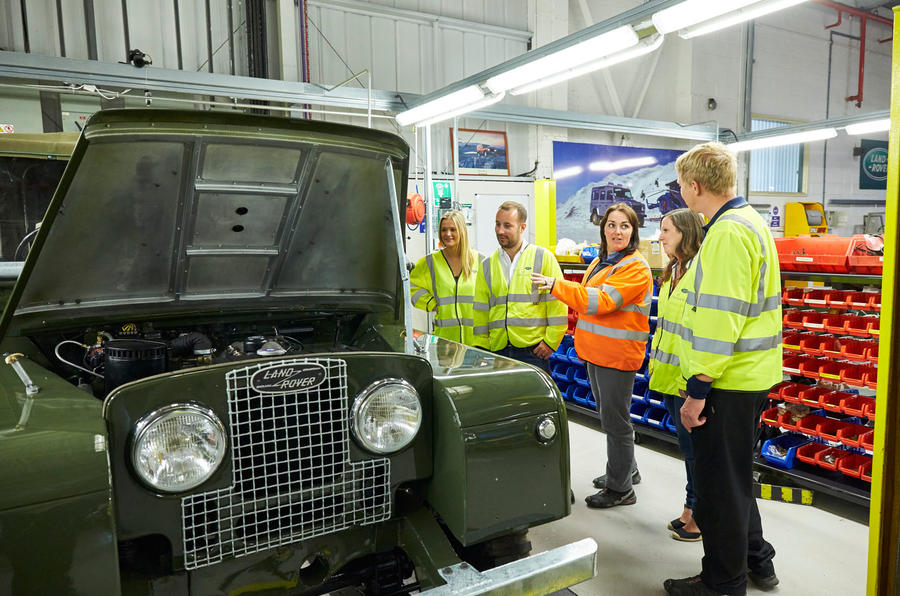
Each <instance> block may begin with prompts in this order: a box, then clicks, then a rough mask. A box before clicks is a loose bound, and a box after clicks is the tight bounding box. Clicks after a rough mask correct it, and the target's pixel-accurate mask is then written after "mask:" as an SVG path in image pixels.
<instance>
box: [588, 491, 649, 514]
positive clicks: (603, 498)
mask: <svg viewBox="0 0 900 596" xmlns="http://www.w3.org/2000/svg"><path fill="white" fill-rule="evenodd" d="M584 502H585V503H587V506H588V507H591V508H593V509H606V508H608V507H615V506H616V505H634V504H635V503H637V496H635V494H634V489H628V490H627V491H625V492H619V491H617V490H612V489H609V488H603V489H600V492H598V493H597V494H596V495H591V496H589V497H585V499H584Z"/></svg>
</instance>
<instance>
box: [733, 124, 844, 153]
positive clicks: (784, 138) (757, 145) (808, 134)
mask: <svg viewBox="0 0 900 596" xmlns="http://www.w3.org/2000/svg"><path fill="white" fill-rule="evenodd" d="M836 136H837V130H836V129H834V128H818V129H816V130H807V131H805V132H795V133H791V134H786V135H777V136H772V137H763V138H761V139H751V140H749V141H738V142H737V143H731V144H730V145H727V147H728V148H729V149H731V150H732V151H734V152H735V153H738V152H739V151H753V150H754V149H766V148H768V147H781V146H783V145H799V144H800V143H807V142H809V141H824V140H825V139H833V138H834V137H836Z"/></svg>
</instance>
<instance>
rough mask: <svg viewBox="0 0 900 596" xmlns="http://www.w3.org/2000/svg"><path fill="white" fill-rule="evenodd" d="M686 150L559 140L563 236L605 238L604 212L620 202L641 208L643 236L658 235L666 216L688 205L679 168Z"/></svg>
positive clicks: (556, 156) (556, 164) (556, 161)
mask: <svg viewBox="0 0 900 596" xmlns="http://www.w3.org/2000/svg"><path fill="white" fill-rule="evenodd" d="M682 153H683V151H677V150H671V149H650V148H643V147H619V146H616V145H594V144H592V143H569V142H565V141H554V142H553V178H554V179H555V180H556V237H557V239H562V238H569V239H571V240H573V241H575V242H576V243H578V242H589V243H590V242H600V228H599V224H600V218H602V217H603V213H604V212H605V211H606V208H607V207H609V206H611V205H613V204H615V203H620V202H622V203H626V204H628V205H629V206H630V207H631V208H632V209H634V210H635V212H636V213H637V216H638V221H639V223H640V225H641V229H640V236H641V238H643V239H651V238H656V237H657V236H658V235H659V222H660V220H661V219H662V217H663V216H664V215H665V214H666V213H668V212H669V211H671V210H673V209H677V208H679V207H685V206H686V205H685V203H684V199H682V198H681V189H680V188H679V186H678V181H677V178H678V176H677V175H676V173H675V160H676V159H677V158H678V156H679V155H681V154H682Z"/></svg>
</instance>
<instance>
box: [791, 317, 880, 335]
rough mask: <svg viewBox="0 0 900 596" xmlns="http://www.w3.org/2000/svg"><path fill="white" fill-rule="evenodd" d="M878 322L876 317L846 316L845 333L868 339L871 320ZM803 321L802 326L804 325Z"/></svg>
mask: <svg viewBox="0 0 900 596" xmlns="http://www.w3.org/2000/svg"><path fill="white" fill-rule="evenodd" d="M873 318H874V319H875V321H876V322H877V321H878V318H877V317H860V316H858V315H846V319H847V333H848V334H850V335H852V336H854V337H869V327H870V325H871V323H872V319H873ZM805 324H806V323H805V319H804V325H805Z"/></svg>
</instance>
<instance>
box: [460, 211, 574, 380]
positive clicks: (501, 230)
mask: <svg viewBox="0 0 900 596" xmlns="http://www.w3.org/2000/svg"><path fill="white" fill-rule="evenodd" d="M527 219H528V212H527V211H526V210H525V207H524V206H523V205H521V204H520V203H516V202H515V201H507V202H505V203H503V204H502V205H500V209H499V210H498V211H497V218H496V221H495V225H494V232H495V233H496V234H497V242H498V243H499V244H500V248H499V249H497V251H496V252H494V254H492V255H491V256H490V257H489V258H487V259H485V260H484V261H483V262H482V264H481V267H479V271H478V277H477V279H476V281H475V330H474V333H475V337H476V338H479V340H480V341H479V345H482V346H487V347H488V349H489V350H491V351H492V352H496V353H499V354H502V355H503V356H509V357H510V358H515V359H517V360H521V361H523V362H527V363H529V364H533V365H535V366H537V367H539V368H542V369H544V370H545V371H547V372H549V366H548V363H547V359H548V358H549V357H550V354H552V353H553V351H554V350H556V348H557V347H558V346H559V344H560V342H561V341H562V338H563V335H565V333H566V328H567V326H568V307H567V306H566V305H565V304H563V303H562V302H560V301H559V300H557V299H556V298H554V297H553V295H552V294H550V293H549V292H547V291H539V290H536V289H532V283H531V272H532V271H536V272H538V273H541V274H543V275H548V276H551V277H555V278H557V279H562V270H561V269H560V268H559V263H557V262H556V257H555V256H554V255H553V253H551V252H550V251H549V250H547V249H545V248H542V247H540V246H535V245H531V244H528V243H527V242H526V241H525V237H524V232H525V226H526V220H527Z"/></svg>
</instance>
